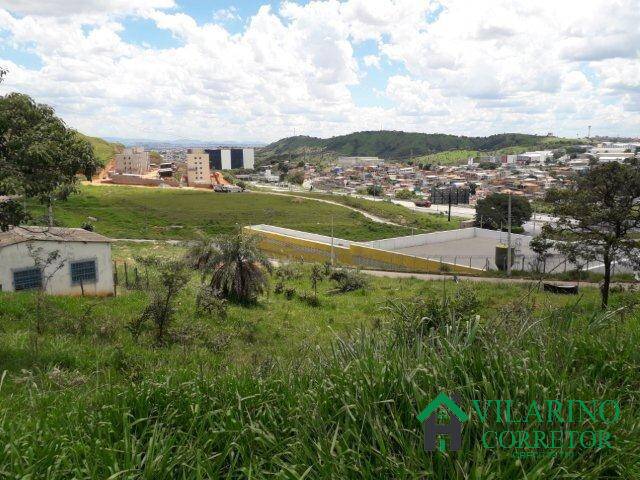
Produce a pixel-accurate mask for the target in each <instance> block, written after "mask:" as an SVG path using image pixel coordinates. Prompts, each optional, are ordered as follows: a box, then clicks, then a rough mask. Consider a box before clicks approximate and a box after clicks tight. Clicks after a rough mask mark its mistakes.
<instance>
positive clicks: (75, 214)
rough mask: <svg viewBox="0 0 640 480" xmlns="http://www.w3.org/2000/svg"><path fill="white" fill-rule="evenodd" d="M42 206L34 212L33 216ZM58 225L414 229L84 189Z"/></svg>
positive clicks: (249, 202) (242, 203)
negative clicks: (91, 219)
mask: <svg viewBox="0 0 640 480" xmlns="http://www.w3.org/2000/svg"><path fill="white" fill-rule="evenodd" d="M43 212H44V209H43V208H42V207H39V206H38V207H36V206H34V207H33V215H34V216H35V217H38V216H42V215H43ZM54 215H55V218H56V221H57V222H58V223H60V224H61V225H63V226H67V227H79V226H81V225H82V223H83V222H85V221H87V219H88V217H93V218H96V219H97V221H93V222H92V223H93V224H94V227H95V230H96V231H97V232H98V233H102V234H105V235H108V236H111V237H114V238H149V239H151V238H157V239H191V238H194V237H196V235H197V232H202V233H205V234H208V235H216V234H220V233H229V232H232V231H236V230H238V229H239V228H241V227H242V226H245V225H253V224H262V223H267V224H271V225H276V226H280V227H288V228H293V229H297V230H304V231H307V232H314V233H321V234H325V235H330V234H331V222H332V219H333V225H334V232H335V235H336V236H337V237H341V238H346V239H349V240H372V239H377V238H387V237H393V236H399V235H407V234H410V232H411V230H410V228H402V227H394V226H390V225H385V224H380V223H376V222H372V221H370V220H367V219H366V218H365V217H363V216H362V215H361V214H359V213H357V212H354V211H350V210H348V209H345V208H342V207H340V206H337V205H336V206H334V205H328V204H325V203H320V202H314V201H311V200H309V201H306V200H300V199H294V198H287V197H285V196H275V195H266V194H259V193H251V192H244V193H242V194H214V193H211V192H204V191H203V192H198V191H193V190H168V189H167V190H162V189H153V188H136V187H121V186H118V187H108V186H83V187H82V188H81V192H80V194H78V195H74V196H72V197H71V198H69V200H68V201H66V202H60V203H57V204H56V206H55V208H54Z"/></svg>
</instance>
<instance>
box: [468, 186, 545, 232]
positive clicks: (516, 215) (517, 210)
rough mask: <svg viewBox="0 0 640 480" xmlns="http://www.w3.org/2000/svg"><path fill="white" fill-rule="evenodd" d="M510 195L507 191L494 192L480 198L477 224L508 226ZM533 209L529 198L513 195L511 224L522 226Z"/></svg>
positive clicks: (498, 226) (495, 226)
mask: <svg viewBox="0 0 640 480" xmlns="http://www.w3.org/2000/svg"><path fill="white" fill-rule="evenodd" d="M508 210H509V195H508V194H506V193H492V194H491V195H489V196H487V198H483V199H482V200H478V202H477V204H476V225H478V226H483V227H487V228H493V229H498V228H500V227H501V226H502V227H504V228H506V226H507V224H508V222H509V215H508ZM532 213H533V210H532V209H531V204H530V203H529V200H527V199H526V198H523V197H517V196H515V195H512V196H511V225H512V226H516V227H521V226H522V224H523V223H524V222H526V221H527V220H529V219H530V218H531V215H532Z"/></svg>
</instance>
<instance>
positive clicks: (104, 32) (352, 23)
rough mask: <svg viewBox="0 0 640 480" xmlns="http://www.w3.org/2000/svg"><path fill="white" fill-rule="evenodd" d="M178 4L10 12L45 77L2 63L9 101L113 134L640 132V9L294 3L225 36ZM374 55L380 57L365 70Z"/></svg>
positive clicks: (152, 1) (232, 12) (96, 1)
mask: <svg viewBox="0 0 640 480" xmlns="http://www.w3.org/2000/svg"><path fill="white" fill-rule="evenodd" d="M179 3H180V2H179V0H178V1H177V2H174V1H173V0H127V1H123V0H115V1H107V0H88V1H82V2H79V1H76V0H68V1H64V2H63V1H61V0H59V1H51V2H35V1H32V0H31V1H30V0H21V1H19V0H4V1H1V0H0V5H2V7H3V8H4V10H3V9H2V8H0V38H3V39H4V40H5V41H6V42H7V43H8V44H9V45H10V46H11V47H13V48H15V49H18V50H24V51H26V52H28V53H30V54H32V55H36V56H37V57H39V59H40V61H41V63H42V66H41V67H39V68H26V67H25V66H20V65H18V64H16V62H9V61H8V60H6V59H4V60H3V59H2V58H1V55H2V54H1V53H0V64H3V65H7V66H9V69H10V74H9V76H8V78H7V80H6V82H5V84H3V86H2V87H0V92H6V91H7V90H12V89H15V90H19V91H24V92H26V93H29V94H32V95H34V96H36V97H37V99H38V100H39V101H46V102H48V103H51V104H52V105H54V106H55V107H56V108H57V109H58V111H59V113H60V114H61V115H63V116H64V117H65V119H66V120H67V121H68V122H69V123H70V124H71V125H73V126H75V127H77V128H79V129H82V130H85V131H87V132H88V133H92V134H101V135H118V136H148V137H152V138H171V137H191V138H192V137H194V136H195V137H201V138H223V137H224V138H232V137H235V138H239V139H249V138H251V139H262V140H272V139H275V138H278V137H280V136H285V135H290V134H291V133H292V131H293V129H294V127H295V128H296V130H297V131H298V132H303V133H307V134H312V135H334V134H340V133H345V132H348V131H352V130H360V129H377V128H379V127H380V124H381V123H382V124H384V127H385V128H398V129H405V130H414V131H439V132H452V133H464V134H491V133H495V132H502V131H527V132H538V133H544V132H547V131H550V130H551V131H555V132H557V133H565V134H571V135H573V134H575V132H576V131H580V130H581V129H583V127H585V126H586V125H588V124H591V125H594V132H597V131H598V130H597V128H601V129H607V128H614V129H615V131H609V133H622V134H637V133H638V131H639V130H640V119H639V117H638V115H637V112H638V109H639V108H640V66H639V65H640V61H639V60H640V53H639V49H640V29H639V28H638V25H640V9H638V8H637V6H638V5H637V0H615V2H614V4H613V5H612V4H611V2H610V1H605V0H592V1H589V2H583V1H578V0H568V1H561V2H559V1H557V0H553V1H552V0H540V1H538V2H530V1H529V0H491V1H489V0H484V1H477V2H469V1H466V0H442V1H435V0H429V1H415V0H345V1H338V0H328V1H317V0H316V1H311V2H309V3H307V4H304V5H302V4H298V3H293V2H287V1H285V2H284V3H282V4H281V5H280V7H279V8H278V9H275V10H274V9H273V8H271V7H270V6H266V5H265V6H262V7H260V8H259V9H258V10H257V12H256V13H255V14H254V15H253V16H250V17H248V18H247V19H246V24H245V27H244V29H243V30H242V31H241V32H240V33H232V32H231V31H230V30H229V29H227V28H226V27H225V22H227V21H229V20H235V19H237V17H238V11H237V10H236V9H233V8H232V7H230V8H227V9H220V10H217V11H212V13H211V15H212V16H211V18H210V20H208V21H205V22H204V23H203V21H202V20H201V19H200V20H199V21H197V20H196V19H195V18H193V17H192V16H190V15H189V14H188V13H187V12H188V11H186V10H183V9H182V8H181V6H180V4H179ZM125 16H134V17H140V18H146V19H148V20H151V21H153V22H154V24H155V25H156V27H157V28H158V29H161V30H166V31H168V32H170V33H171V34H172V35H173V36H174V37H175V38H176V39H178V42H176V45H177V46H175V47H173V48H164V49H160V48H157V47H153V46H149V45H148V44H144V43H143V44H142V45H137V44H131V43H127V42H126V41H125V40H123V28H124V27H123V25H122V23H121V22H122V19H123V18H124V17H125ZM363 42H369V43H368V44H369V46H370V45H374V46H375V48H374V51H373V52H371V51H370V49H369V47H367V54H366V55H358V54H357V52H358V51H359V48H360V46H361V45H362V44H363ZM376 50H377V51H376ZM365 67H367V68H369V70H368V71H366V70H365V71H363V69H365ZM365 77H367V79H372V78H373V79H377V80H378V82H379V83H382V84H383V85H384V86H383V87H380V88H379V90H380V91H379V92H375V91H371V95H372V99H373V103H375V102H376V101H380V102H383V103H380V105H386V106H385V107H382V106H379V107H363V106H358V104H357V103H356V101H355V100H354V99H353V97H352V89H353V88H354V87H355V88H362V87H359V84H360V83H361V82H362V81H363V79H364V78H365ZM376 95H377V96H376ZM378 96H379V97H380V100H379V99H378ZM368 103H371V102H368ZM596 126H597V128H596ZM600 133H606V132H603V131H600Z"/></svg>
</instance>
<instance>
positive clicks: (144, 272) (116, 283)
mask: <svg viewBox="0 0 640 480" xmlns="http://www.w3.org/2000/svg"><path fill="white" fill-rule="evenodd" d="M118 287H124V288H126V289H127V290H144V289H147V290H148V289H149V270H148V269H147V267H140V266H138V264H137V263H136V262H133V261H128V260H114V261H113V294H114V296H115V295H116V294H117V288H118Z"/></svg>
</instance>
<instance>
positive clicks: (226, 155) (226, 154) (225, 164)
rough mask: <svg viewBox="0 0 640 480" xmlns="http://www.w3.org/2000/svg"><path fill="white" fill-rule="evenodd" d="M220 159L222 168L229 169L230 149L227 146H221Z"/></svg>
mask: <svg viewBox="0 0 640 480" xmlns="http://www.w3.org/2000/svg"><path fill="white" fill-rule="evenodd" d="M220 159H221V162H222V170H230V169H231V150H229V149H228V148H223V149H222V150H220Z"/></svg>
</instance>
